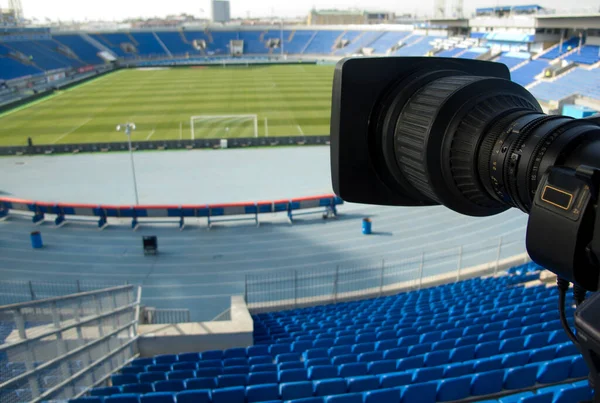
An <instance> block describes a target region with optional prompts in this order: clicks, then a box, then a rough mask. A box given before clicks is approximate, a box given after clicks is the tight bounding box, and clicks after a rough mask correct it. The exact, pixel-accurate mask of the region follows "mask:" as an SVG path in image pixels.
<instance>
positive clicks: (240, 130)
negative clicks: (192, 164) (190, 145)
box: [190, 114, 258, 140]
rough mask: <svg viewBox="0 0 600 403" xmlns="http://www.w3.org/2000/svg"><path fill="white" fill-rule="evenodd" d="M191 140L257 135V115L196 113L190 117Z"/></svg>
mask: <svg viewBox="0 0 600 403" xmlns="http://www.w3.org/2000/svg"><path fill="white" fill-rule="evenodd" d="M190 130H191V136H192V140H195V139H196V137H203V138H235V137H248V134H251V135H253V136H254V137H258V115H256V114H239V115H235V114H233V115H196V116H192V117H190Z"/></svg>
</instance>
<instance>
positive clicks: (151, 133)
mask: <svg viewBox="0 0 600 403" xmlns="http://www.w3.org/2000/svg"><path fill="white" fill-rule="evenodd" d="M155 131H156V129H152V131H151V132H150V134H149V135H148V137H146V140H150V137H152V135H153V134H154V132H155Z"/></svg>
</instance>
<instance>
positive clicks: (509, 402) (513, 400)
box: [498, 392, 534, 403]
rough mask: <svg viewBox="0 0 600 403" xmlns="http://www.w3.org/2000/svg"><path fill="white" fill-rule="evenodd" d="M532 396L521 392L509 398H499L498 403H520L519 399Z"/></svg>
mask: <svg viewBox="0 0 600 403" xmlns="http://www.w3.org/2000/svg"><path fill="white" fill-rule="evenodd" d="M530 396H534V395H533V393H531V392H521V393H517V394H514V395H510V396H505V397H501V398H500V399H498V403H520V402H521V399H524V398H528V397H530Z"/></svg>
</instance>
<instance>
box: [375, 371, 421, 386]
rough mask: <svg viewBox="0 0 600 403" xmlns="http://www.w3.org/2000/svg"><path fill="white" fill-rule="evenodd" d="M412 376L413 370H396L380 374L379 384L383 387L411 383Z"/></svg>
mask: <svg viewBox="0 0 600 403" xmlns="http://www.w3.org/2000/svg"><path fill="white" fill-rule="evenodd" d="M412 378H413V374H412V372H394V373H391V374H383V375H379V384H380V386H381V388H393V387H396V386H403V385H408V384H410V383H411V382H412Z"/></svg>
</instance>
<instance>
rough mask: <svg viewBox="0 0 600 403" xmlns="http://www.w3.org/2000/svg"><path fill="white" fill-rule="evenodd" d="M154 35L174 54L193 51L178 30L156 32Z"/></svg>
mask: <svg viewBox="0 0 600 403" xmlns="http://www.w3.org/2000/svg"><path fill="white" fill-rule="evenodd" d="M156 35H157V36H158V38H159V39H160V40H161V41H162V42H163V43H164V44H165V46H166V47H167V49H169V51H171V53H172V54H174V55H182V54H184V53H187V52H192V51H195V49H194V48H193V47H192V46H191V44H189V43H186V42H184V41H183V38H182V34H180V33H179V32H157V33H156Z"/></svg>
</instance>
